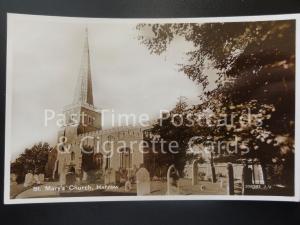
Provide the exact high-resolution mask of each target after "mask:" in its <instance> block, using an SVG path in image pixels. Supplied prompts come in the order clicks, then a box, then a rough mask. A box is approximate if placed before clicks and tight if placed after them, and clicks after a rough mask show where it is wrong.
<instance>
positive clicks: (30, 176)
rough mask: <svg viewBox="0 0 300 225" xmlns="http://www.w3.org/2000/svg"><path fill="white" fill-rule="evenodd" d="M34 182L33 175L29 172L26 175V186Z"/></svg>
mask: <svg viewBox="0 0 300 225" xmlns="http://www.w3.org/2000/svg"><path fill="white" fill-rule="evenodd" d="M32 184H33V175H32V173H27V174H26V175H25V181H24V187H29V186H31V185H32Z"/></svg>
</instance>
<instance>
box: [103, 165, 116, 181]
mask: <svg viewBox="0 0 300 225" xmlns="http://www.w3.org/2000/svg"><path fill="white" fill-rule="evenodd" d="M104 184H105V185H107V184H116V171H115V170H114V169H112V168H108V169H107V170H106V171H105V175H104Z"/></svg>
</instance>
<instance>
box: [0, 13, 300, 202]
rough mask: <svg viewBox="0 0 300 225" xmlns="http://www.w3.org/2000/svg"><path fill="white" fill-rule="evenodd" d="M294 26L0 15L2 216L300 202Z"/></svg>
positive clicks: (290, 22) (271, 20) (286, 18)
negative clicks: (3, 27) (50, 208)
mask: <svg viewBox="0 0 300 225" xmlns="http://www.w3.org/2000/svg"><path fill="white" fill-rule="evenodd" d="M299 19H300V17H299V15H298V14H291V15H277V16H248V17H236V18H234V17H227V18H226V17H222V18H221V17H220V18H217V17H216V18H185V19H123V20H122V19H108V18H106V19H104V18H102V19H100V18H99V19H98V18H75V17H58V16H38V15H25V14H8V19H7V77H6V118H5V182H4V192H5V193H4V194H5V196H4V200H5V203H6V204H18V203H47V202H49V203H50V202H77V201H86V202H88V201H132V200H134V201H139V200H210V199H211V200H218V199H219V200H227V199H228V200H281V201H299V191H300V188H299V182H298V178H299V173H298V172H299V164H300V162H299V156H298V154H299V153H298V152H296V147H295V146H297V143H295V142H296V139H295V137H296V136H297V135H296V133H297V132H298V131H297V130H298V128H299V122H298V121H297V119H296V113H295V112H296V108H297V107H298V108H299V106H298V105H296V101H295V99H296V95H298V94H297V93H296V84H298V85H299V82H297V81H296V80H297V79H298V78H297V79H296V67H298V68H299V60H298V58H299V56H297V57H296V55H297V51H298V50H297V48H296V46H297V45H299V40H300V39H299V34H298V33H297V32H299ZM297 26H298V27H297ZM296 28H298V29H296ZM298 48H299V47H298ZM296 50H297V51H296ZM297 62H298V65H297V66H296V64H297ZM298 81H299V79H298ZM297 92H299V91H298V90H297ZM297 123H298V124H297ZM297 168H298V170H297Z"/></svg>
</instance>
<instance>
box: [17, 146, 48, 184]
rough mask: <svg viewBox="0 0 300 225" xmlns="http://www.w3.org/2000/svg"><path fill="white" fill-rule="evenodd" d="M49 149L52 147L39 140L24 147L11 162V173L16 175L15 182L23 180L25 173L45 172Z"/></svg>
mask: <svg viewBox="0 0 300 225" xmlns="http://www.w3.org/2000/svg"><path fill="white" fill-rule="evenodd" d="M51 150H52V147H51V146H50V145H49V144H48V143H46V142H45V143H42V142H40V143H38V144H35V145H33V146H32V147H31V148H27V149H25V151H24V153H22V154H21V155H20V156H19V157H18V158H17V159H16V160H15V161H14V162H12V163H11V173H15V174H16V175H17V182H18V183H21V182H23V181H24V178H25V174H26V173H28V172H32V173H37V174H39V173H45V166H46V164H47V161H48V154H49V152H50V151H51Z"/></svg>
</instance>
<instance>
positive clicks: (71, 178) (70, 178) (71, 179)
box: [66, 172, 76, 186]
mask: <svg viewBox="0 0 300 225" xmlns="http://www.w3.org/2000/svg"><path fill="white" fill-rule="evenodd" d="M75 183H76V174H75V173H73V172H68V173H67V174H66V185H67V186H70V185H74V184H75Z"/></svg>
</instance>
